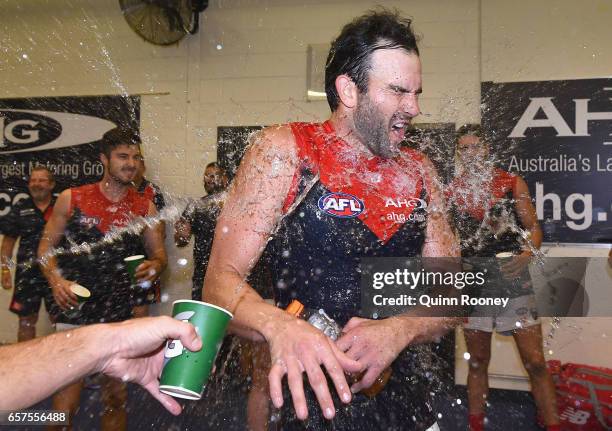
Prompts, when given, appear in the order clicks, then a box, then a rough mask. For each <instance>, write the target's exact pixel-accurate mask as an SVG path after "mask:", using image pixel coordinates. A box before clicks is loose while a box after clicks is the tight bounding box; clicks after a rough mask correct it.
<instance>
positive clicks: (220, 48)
mask: <svg viewBox="0 0 612 431" xmlns="http://www.w3.org/2000/svg"><path fill="white" fill-rule="evenodd" d="M216 48H217V51H221V50H222V49H223V45H221V44H220V43H218V44H217V46H216Z"/></svg>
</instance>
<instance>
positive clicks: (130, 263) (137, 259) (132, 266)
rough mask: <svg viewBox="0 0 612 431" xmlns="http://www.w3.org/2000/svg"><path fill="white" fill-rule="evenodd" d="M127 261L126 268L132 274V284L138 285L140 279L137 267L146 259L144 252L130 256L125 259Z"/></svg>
mask: <svg viewBox="0 0 612 431" xmlns="http://www.w3.org/2000/svg"><path fill="white" fill-rule="evenodd" d="M123 261H124V262H125V268H126V269H127V272H128V274H129V275H130V280H131V281H132V286H136V285H138V279H137V278H136V268H138V266H139V265H140V264H141V263H142V262H144V261H145V257H144V255H143V254H136V255H134V256H129V257H126V258H125V259H123Z"/></svg>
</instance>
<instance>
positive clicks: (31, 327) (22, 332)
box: [17, 314, 38, 343]
mask: <svg viewBox="0 0 612 431" xmlns="http://www.w3.org/2000/svg"><path fill="white" fill-rule="evenodd" d="M37 321H38V314H30V315H29V316H19V329H18V330H17V341H19V342H20V343H21V342H22V341H28V340H32V339H34V338H35V337H36V322H37Z"/></svg>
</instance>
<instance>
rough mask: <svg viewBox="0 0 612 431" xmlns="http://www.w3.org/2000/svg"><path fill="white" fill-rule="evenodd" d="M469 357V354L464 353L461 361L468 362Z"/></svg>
mask: <svg viewBox="0 0 612 431" xmlns="http://www.w3.org/2000/svg"><path fill="white" fill-rule="evenodd" d="M471 357H472V355H470V353H469V352H465V353H464V354H463V359H465V360H466V361H469V359H470V358H471Z"/></svg>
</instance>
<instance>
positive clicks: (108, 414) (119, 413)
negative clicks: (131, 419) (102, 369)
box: [102, 376, 127, 431]
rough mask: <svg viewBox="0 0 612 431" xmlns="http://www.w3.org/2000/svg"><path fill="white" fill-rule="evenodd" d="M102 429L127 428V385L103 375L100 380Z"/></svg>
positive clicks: (112, 430) (117, 430) (110, 430)
mask: <svg viewBox="0 0 612 431" xmlns="http://www.w3.org/2000/svg"><path fill="white" fill-rule="evenodd" d="M102 403H103V404H104V407H103V408H104V413H103V414H102V430H103V431H122V430H126V429H127V413H126V411H125V406H126V404H127V386H126V384H125V383H123V382H122V381H121V380H117V379H113V378H111V377H106V376H104V378H103V382H102Z"/></svg>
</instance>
